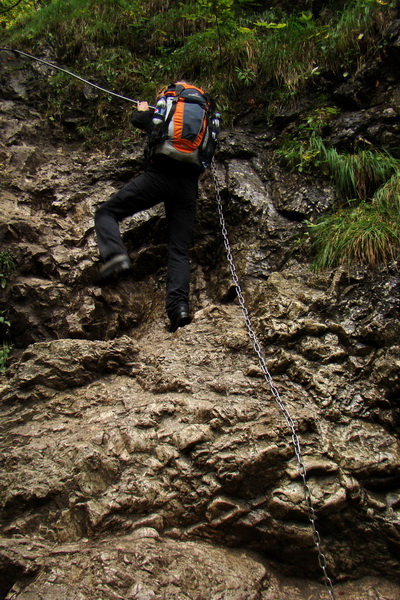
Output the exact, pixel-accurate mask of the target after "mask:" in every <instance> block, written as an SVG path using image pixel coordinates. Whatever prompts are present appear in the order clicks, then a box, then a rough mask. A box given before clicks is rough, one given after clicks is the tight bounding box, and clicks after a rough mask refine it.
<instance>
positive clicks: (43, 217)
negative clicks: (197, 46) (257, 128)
mask: <svg viewBox="0 0 400 600" xmlns="http://www.w3.org/2000/svg"><path fill="white" fill-rule="evenodd" d="M9 68H10V67H9V61H8V62H7V63H6V64H5V65H4V64H3V65H2V69H3V70H2V72H1V76H0V79H1V81H3V80H4V81H5V80H7V74H8V71H7V69H9ZM17 73H19V74H18V75H17V74H15V73H14V74H13V75H12V77H11V83H9V84H8V87H4V88H3V89H4V90H5V91H4V92H3V95H4V99H3V100H2V102H1V105H0V125H1V139H0V155H1V157H2V159H3V160H2V163H1V164H2V166H1V173H0V176H1V179H2V187H1V191H0V202H1V208H2V210H1V214H0V241H1V246H2V250H7V251H8V252H9V253H10V254H11V255H12V256H13V258H14V261H15V263H16V271H15V273H14V274H13V275H12V276H11V277H10V278H9V280H8V281H7V285H6V287H5V288H4V289H2V290H1V303H0V309H1V310H3V311H6V314H7V318H8V319H9V321H10V322H11V331H12V337H13V344H14V351H13V355H12V357H11V361H10V366H9V369H8V371H7V374H6V375H5V376H3V377H2V379H1V380H0V394H1V404H0V411H1V415H0V419H1V428H0V462H1V472H2V476H1V479H0V526H1V531H2V537H1V539H0V581H1V583H0V597H2V598H5V599H7V600H11V599H14V598H18V599H19V598H21V599H24V600H37V599H43V600H53V599H54V600H61V599H62V598H68V600H70V599H73V600H74V599H76V600H78V599H79V600H85V599H87V600H92V599H93V600H98V599H99V598H101V599H102V600H108V599H114V598H116V599H117V598H118V599H124V600H126V599H132V600H152V599H153V598H154V599H155V598H157V599H161V600H183V599H184V598H185V599H188V600H203V599H204V600H210V599H212V600H252V599H254V600H289V599H290V600H294V599H297V598H298V599H299V600H303V599H306V598H313V599H315V600H318V599H321V600H322V599H323V598H326V597H328V596H327V591H326V589H325V586H324V585H323V582H322V580H321V571H320V568H319V566H318V557H317V554H316V550H315V544H314V541H313V536H312V530H311V527H310V522H309V516H308V511H307V505H306V502H305V498H304V490H303V486H302V480H301V476H300V474H299V469H298V464H297V461H296V457H295V453H294V449H293V445H292V436H291V431H290V428H289V427H288V424H287V422H286V420H285V416H284V414H283V412H282V410H281V407H280V406H279V403H277V402H276V398H275V396H274V394H273V393H272V392H271V389H270V386H269V384H268V382H267V381H266V380H265V377H264V375H263V372H262V370H261V368H260V365H259V362H258V359H257V355H256V354H255V353H254V351H253V349H252V346H251V342H250V339H249V336H248V331H247V329H246V327H245V324H244V320H243V315H242V313H241V309H240V307H239V306H238V304H237V300H236V299H235V293H234V286H233V284H232V282H231V277H230V273H229V268H228V265H227V261H226V256H225V251H224V247H223V243H222V238H221V234H220V224H219V221H218V215H217V212H216V209H215V200H214V189H213V182H212V178H211V176H210V174H207V175H205V176H204V177H203V178H202V181H201V186H200V199H199V211H198V219H197V227H196V233H195V239H194V245H193V250H192V264H193V273H192V313H193V321H192V323H191V324H190V325H188V326H187V327H185V328H183V329H181V330H178V331H177V332H176V333H174V334H170V333H168V331H167V329H166V327H165V316H164V306H163V304H164V285H165V259H166V240H167V234H166V223H165V218H164V213H163V209H162V207H156V208H155V209H153V210H151V211H148V212H145V213H143V214H141V215H138V216H136V217H133V218H132V219H129V220H127V221H126V222H125V223H124V224H123V232H124V239H125V241H126V245H127V248H128V250H129V254H130V256H131V259H132V262H133V272H132V274H131V276H130V277H129V278H127V279H124V280H121V281H120V282H118V283H115V284H113V285H109V286H106V287H103V288H100V287H98V286H96V285H94V284H93V276H94V274H95V272H96V269H97V266H98V256H97V249H96V243H95V238H94V231H93V212H94V209H95V206H96V205H97V204H98V203H99V202H101V201H103V200H104V199H106V198H107V197H108V196H109V195H110V194H111V193H112V192H113V191H114V190H115V189H117V188H118V187H120V186H121V185H122V184H123V183H124V182H125V181H127V180H128V179H129V178H130V177H131V176H132V175H133V174H135V172H138V170H139V169H140V166H141V147H140V145H139V144H138V145H137V147H136V146H134V147H133V148H132V149H131V151H129V152H127V151H123V152H118V153H117V154H116V155H115V156H112V155H111V156H110V155H106V154H104V153H101V152H94V151H91V152H89V151H85V150H83V149H82V148H81V147H80V146H79V144H77V143H76V142H71V141H70V142H67V141H66V140H65V139H64V138H63V135H62V131H58V130H57V129H56V128H54V127H53V126H51V125H49V124H47V122H46V119H45V117H44V115H43V114H41V112H40V111H38V110H36V109H32V108H30V107H28V106H27V105H26V102H27V98H28V96H29V94H27V93H26V90H27V86H29V85H30V83H29V82H30V81H31V79H32V78H31V75H30V74H29V72H27V73H21V72H19V71H17ZM13 81H14V83H13ZM24 90H25V91H24ZM354 118H355V116H354ZM257 144H258V142H257V141H255V140H249V136H246V135H245V132H241V131H238V132H233V133H229V134H225V135H224V136H223V140H222V143H221V159H220V160H219V161H218V164H217V173H216V176H217V180H218V182H219V187H220V190H221V197H222V203H223V206H224V213H225V217H226V222H227V228H228V232H229V237H230V239H231V243H232V251H233V256H234V261H235V265H236V268H237V271H238V274H239V277H240V280H241V282H242V285H243V290H244V295H245V298H246V302H247V304H248V308H249V311H250V315H251V319H252V324H253V327H254V329H255V330H256V331H257V334H258V336H259V340H260V343H261V346H262V349H263V352H264V354H265V360H266V365H267V367H268V369H269V372H270V373H271V375H272V376H273V380H274V383H275V385H276V388H277V389H278V390H279V394H280V397H281V399H282V401H283V403H284V405H285V407H286V408H287V410H288V411H289V413H290V415H292V417H293V420H294V423H295V426H296V431H297V432H298V436H299V439H300V444H301V449H302V456H303V460H304V464H305V467H306V470H307V479H308V482H309V486H310V490H311V495H312V500H313V505H314V508H315V511H316V515H317V525H318V529H319V531H320V534H321V538H322V548H323V552H324V555H325V557H326V561H327V567H328V572H329V573H330V574H331V575H332V577H333V579H334V581H335V591H337V595H338V597H340V598H344V599H345V600H361V599H363V600H364V599H365V598H375V599H376V600H394V599H395V598H397V597H398V596H399V594H400V583H399V579H398V557H399V553H400V537H399V525H400V446H399V406H398V397H399V371H400V369H399V367H400V347H399V341H398V340H399V333H400V331H399V330H400V326H399V318H398V315H399V313H398V309H399V277H398V272H397V270H396V268H395V265H393V266H392V267H389V268H388V269H386V270H384V271H382V272H368V271H366V270H359V271H357V272H349V271H347V270H344V269H337V270H334V271H331V272H325V273H320V274H315V273H312V272H311V271H310V269H309V265H308V263H307V259H306V258H305V257H304V256H303V255H301V253H300V251H299V249H298V245H297V242H296V241H297V239H298V237H299V234H300V233H301V231H302V227H303V225H302V221H303V220H304V219H305V218H309V217H310V216H312V215H315V214H319V213H321V212H323V211H324V210H326V208H327V207H328V206H329V204H330V202H331V199H332V197H333V196H334V191H333V190H332V189H331V188H330V187H329V186H327V185H326V183H323V182H314V181H313V180H307V179H306V178H302V179H301V181H300V178H299V177H298V176H296V175H294V174H291V173H287V172H285V171H283V170H282V167H281V166H279V165H278V164H277V163H276V162H275V161H274V159H273V157H272V155H271V154H270V150H269V149H268V148H264V150H263V151H262V152H259V153H257V148H258V145H257Z"/></svg>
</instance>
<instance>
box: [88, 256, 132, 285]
mask: <svg viewBox="0 0 400 600" xmlns="http://www.w3.org/2000/svg"><path fill="white" fill-rule="evenodd" d="M130 268H131V261H130V260H129V256H127V255H126V254H115V255H114V256H113V257H112V258H110V259H109V260H107V261H106V262H105V263H104V265H102V266H101V267H100V269H99V273H98V275H97V279H96V280H97V283H105V282H106V281H108V280H109V279H111V278H112V277H114V276H116V275H120V274H121V273H123V272H126V271H129V269H130Z"/></svg>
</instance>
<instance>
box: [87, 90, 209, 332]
mask: <svg viewBox="0 0 400 600" xmlns="http://www.w3.org/2000/svg"><path fill="white" fill-rule="evenodd" d="M157 96H158V100H157V103H156V107H155V108H150V107H149V105H148V103H147V102H145V101H142V102H138V105H137V111H135V112H134V114H133V117H132V123H133V125H134V126H135V127H138V128H139V129H142V130H144V131H145V132H146V133H147V134H148V143H147V146H146V150H145V156H146V157H147V161H146V168H145V170H144V172H143V173H142V174H141V175H139V176H138V177H136V178H135V179H133V180H132V181H131V182H129V183H128V184H127V185H125V186H124V187H123V188H122V189H121V190H120V191H118V192H117V193H116V194H114V195H113V196H111V198H110V199H109V200H108V201H106V202H104V203H103V204H101V205H100V206H99V207H98V208H97V210H96V213H95V229H96V236H97V243H98V247H99V252H100V256H101V258H102V260H103V264H102V266H101V267H100V269H99V273H98V277H97V283H99V284H100V285H101V284H105V283H108V282H109V281H110V280H112V279H115V278H116V277H118V276H120V275H122V274H124V273H127V272H128V271H129V269H130V268H131V261H130V259H129V256H128V253H127V251H126V249H125V246H124V244H123V241H122V238H121V235H120V230H119V223H120V222H121V221H122V220H123V219H125V218H127V217H129V216H132V215H134V214H136V213H138V212H140V211H143V210H146V209H149V208H151V207H153V206H155V205H156V204H159V203H161V202H163V203H164V206H165V213H166V217H167V224H168V264H167V282H166V287H167V290H166V312H167V315H168V317H169V320H170V326H169V331H171V332H174V331H176V330H177V329H178V328H179V327H183V326H184V325H187V324H188V323H190V321H191V317H190V311H189V285H190V260H189V247H190V244H191V241H192V232H193V227H194V222H195V215H196V202H197V195H198V179H199V176H200V174H201V173H202V172H203V170H204V169H205V168H206V167H207V166H209V165H210V163H211V160H212V157H213V154H214V152H215V148H216V144H217V138H218V133H219V115H218V113H215V104H214V102H213V101H212V100H211V99H210V98H209V97H208V96H207V95H206V94H205V93H204V91H203V90H202V89H200V88H198V87H196V86H194V85H191V84H189V83H187V82H182V81H178V82H176V83H173V84H171V85H169V86H168V87H164V88H163V89H162V90H160V92H159V94H158V95H157Z"/></svg>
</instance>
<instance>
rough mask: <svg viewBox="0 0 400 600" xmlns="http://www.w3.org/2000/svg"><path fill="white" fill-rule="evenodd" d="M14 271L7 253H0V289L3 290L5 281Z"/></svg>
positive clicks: (13, 264) (13, 265)
mask: <svg viewBox="0 0 400 600" xmlns="http://www.w3.org/2000/svg"><path fill="white" fill-rule="evenodd" d="M14 269H15V263H14V260H13V258H12V256H11V255H10V254H9V253H8V252H0V288H2V289H4V288H5V287H6V285H7V279H8V278H9V277H10V275H11V273H12V272H13V271H14Z"/></svg>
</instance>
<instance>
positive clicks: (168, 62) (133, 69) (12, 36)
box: [0, 0, 395, 126]
mask: <svg viewBox="0 0 400 600" xmlns="http://www.w3.org/2000/svg"><path fill="white" fill-rule="evenodd" d="M289 4H290V5H295V3H289ZM303 4H304V5H305V6H307V3H302V2H301V1H300V2H299V3H298V8H297V9H296V10H295V11H294V12H285V11H284V10H283V9H282V8H268V9H265V8H264V6H265V3H264V2H259V1H257V0H130V1H129V0H96V1H94V0H42V1H41V2H39V1H37V2H29V1H27V2H22V3H21V4H20V5H18V7H17V8H16V9H15V11H14V12H15V14H14V13H12V14H14V21H11V19H10V16H9V15H10V13H7V14H6V15H5V17H7V21H6V26H7V27H6V30H5V32H4V33H5V37H6V38H8V43H9V44H10V45H11V46H15V47H19V48H22V49H27V50H28V51H31V52H32V51H34V52H39V53H40V52H41V51H44V50H46V52H47V53H48V50H49V48H50V49H52V50H53V52H52V54H53V58H54V60H55V61H58V62H61V63H62V64H63V65H64V66H66V67H67V68H69V69H71V70H76V71H77V72H78V73H80V74H81V75H82V76H83V77H85V78H88V79H94V80H96V82H98V83H100V85H104V86H105V87H110V88H111V89H113V90H115V91H118V92H120V93H122V94H123V95H128V96H131V95H132V94H133V95H134V96H138V97H141V98H144V97H146V98H148V99H151V98H153V97H154V91H155V90H156V89H157V88H158V87H159V86H160V85H161V84H163V83H165V81H166V80H167V81H168V80H170V79H176V78H181V79H182V78H183V79H188V80H192V81H194V82H196V83H198V84H199V85H204V86H205V87H207V88H208V89H209V90H210V91H211V93H213V94H214V96H216V97H218V98H219V102H220V104H222V105H223V107H224V108H225V112H226V114H227V116H228V117H229V116H233V115H234V113H235V111H236V110H238V109H239V110H240V109H241V108H242V106H240V105H239V103H238V100H239V102H243V97H242V96H243V88H245V98H246V99H248V100H251V98H252V95H253V94H254V93H255V92H256V90H260V89H264V90H265V104H266V105H267V104H268V105H269V111H273V110H274V108H276V107H277V106H279V105H280V103H281V102H282V101H285V100H287V99H288V98H293V97H295V96H296V95H297V94H298V93H300V92H302V91H304V89H306V88H307V87H309V86H312V87H313V89H315V90H316V91H317V90H318V79H319V77H320V75H321V74H322V73H324V72H326V71H329V72H332V73H333V74H334V75H335V76H337V77H346V75H348V73H349V72H351V71H354V69H356V68H357V67H359V66H360V64H361V62H362V61H363V60H365V59H366V57H368V56H369V55H371V54H372V53H373V52H374V51H375V50H376V46H377V45H378V43H379V39H380V32H381V30H382V28H383V27H384V26H385V24H387V23H388V22H390V18H391V17H390V8H391V6H394V4H395V2H393V1H392V2H391V1H390V0H388V1H385V2H383V1H381V0H350V1H349V2H348V3H347V4H346V6H345V9H343V10H342V11H341V12H338V11H336V10H334V9H331V10H328V9H326V10H324V11H321V12H320V13H319V14H318V15H313V14H312V13H311V12H309V11H306V10H302V5H303ZM282 5H283V6H284V5H285V3H284V2H282ZM29 7H30V11H29V10H28V8H29ZM22 9H23V10H22ZM19 11H21V14H18V12H19ZM0 19H1V15H0ZM50 83H51V86H52V87H53V89H52V90H51V94H49V96H52V97H54V96H58V97H59V99H58V101H57V102H58V105H57V106H56V107H55V108H54V107H50V109H53V111H54V113H55V114H57V113H58V111H59V109H60V106H61V105H62V104H63V103H64V101H65V99H66V98H67V96H66V95H64V94H63V92H65V94H66V92H68V97H69V98H71V94H72V93H73V91H74V90H75V95H76V96H78V97H79V94H80V93H81V90H82V84H81V83H78V82H77V81H76V80H75V81H71V82H70V83H69V84H68V90H65V86H66V79H65V78H64V79H63V78H62V76H60V75H59V74H57V75H55V76H52V77H51V79H50ZM109 104H110V101H109V99H108V98H107V97H104V96H102V97H101V98H99V100H98V106H97V109H96V114H94V115H93V119H92V121H93V125H96V126H99V125H100V126H102V125H103V126H106V123H107V119H108V117H109V114H110V111H111V109H110V106H109Z"/></svg>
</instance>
